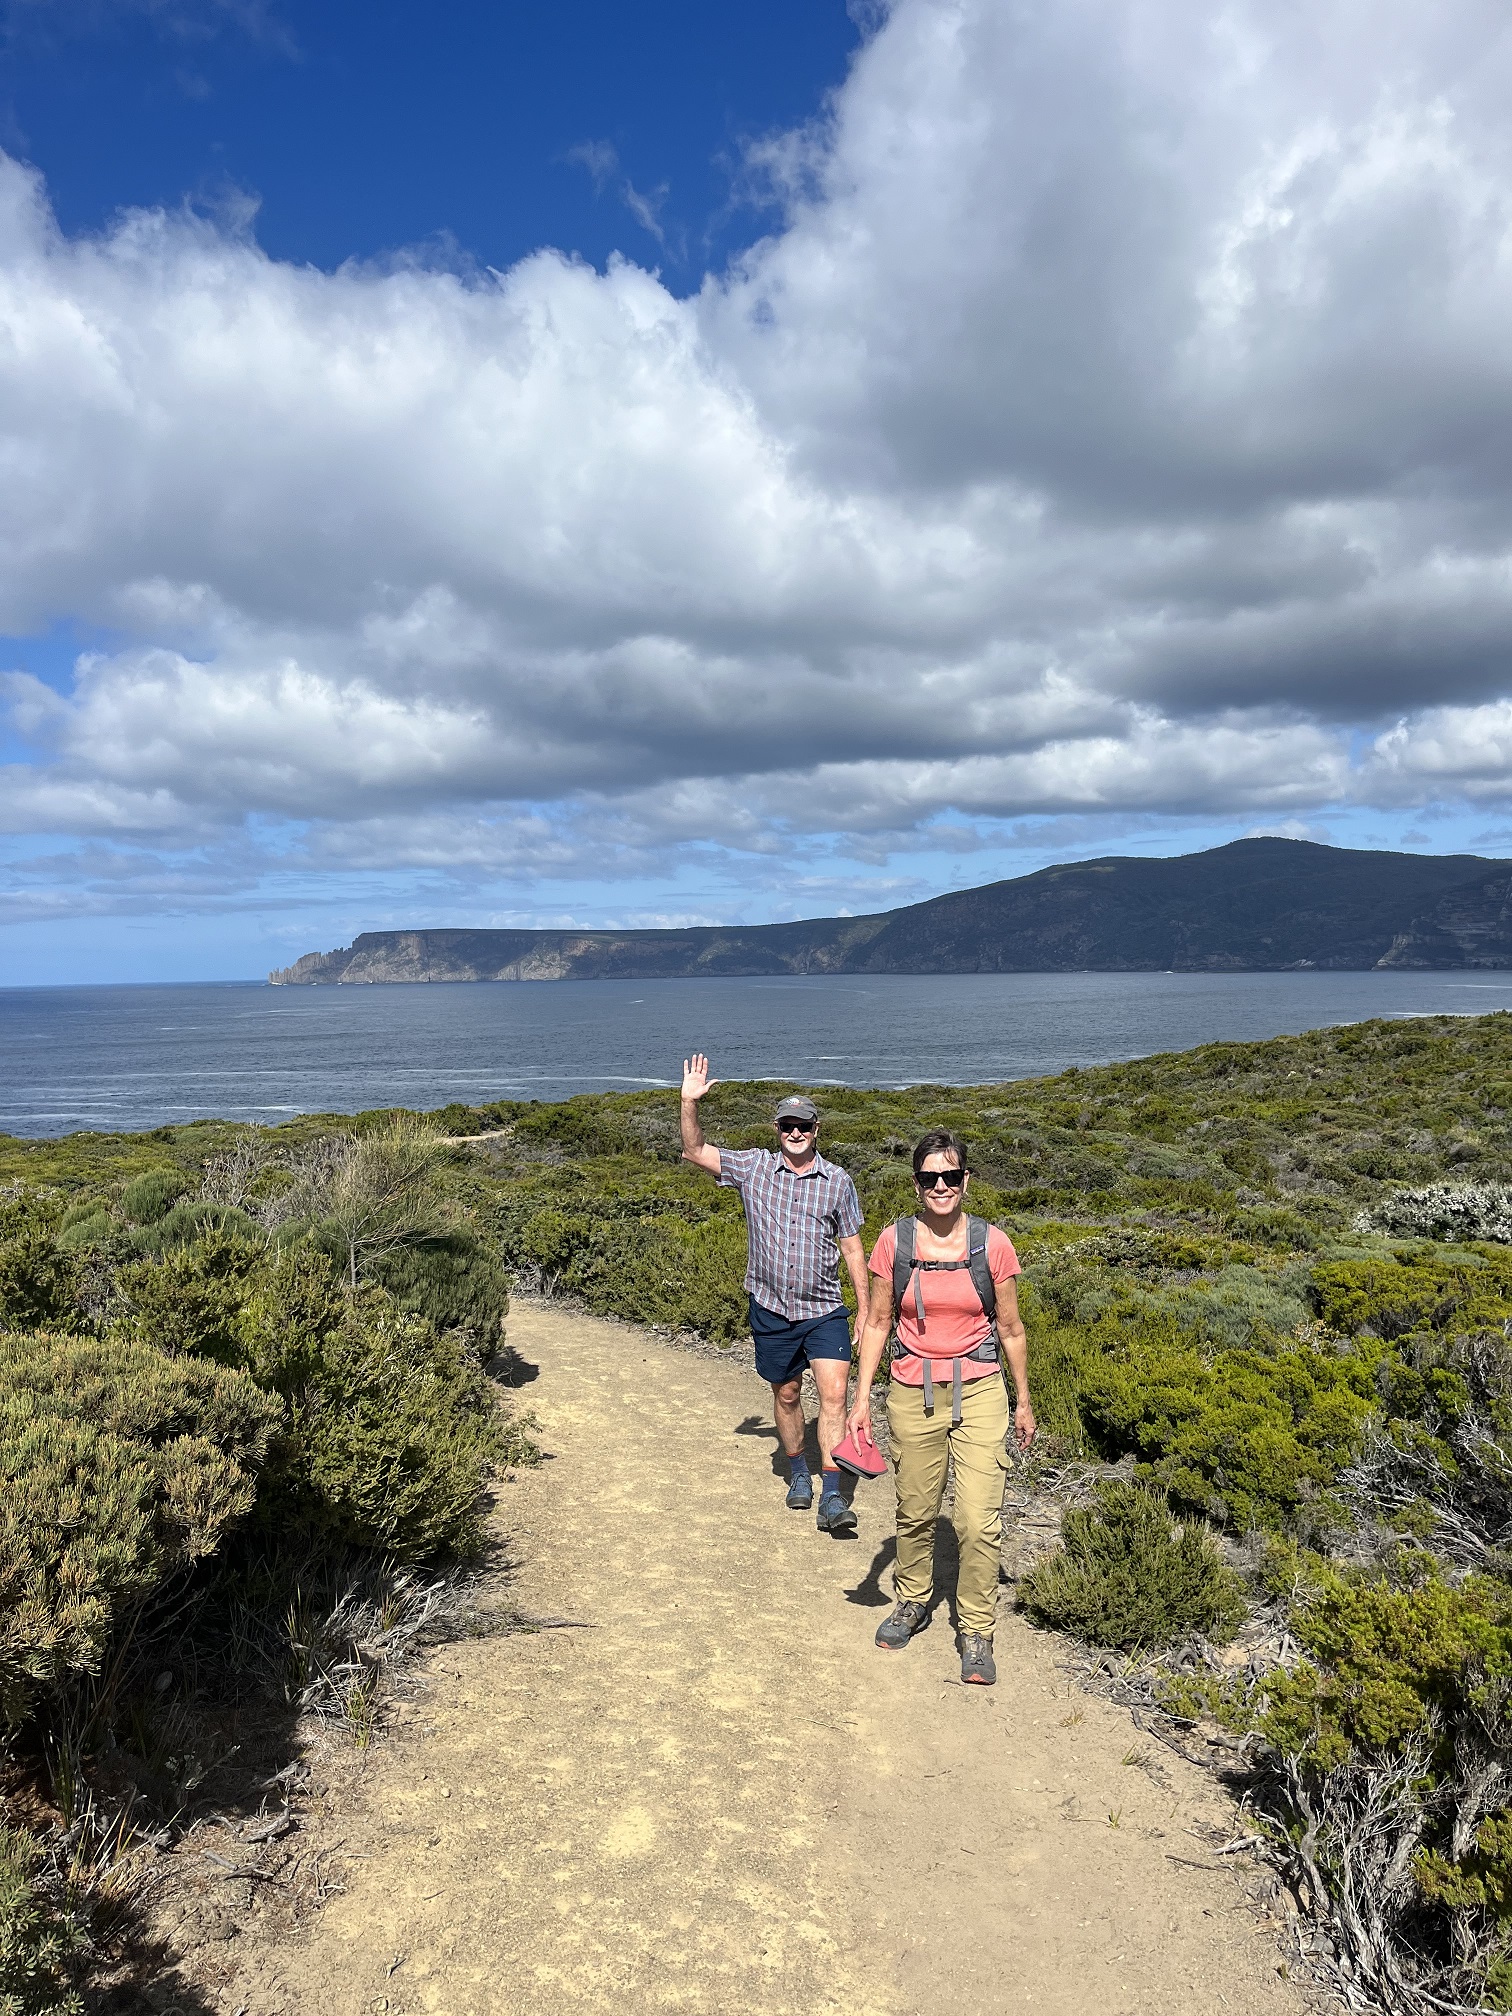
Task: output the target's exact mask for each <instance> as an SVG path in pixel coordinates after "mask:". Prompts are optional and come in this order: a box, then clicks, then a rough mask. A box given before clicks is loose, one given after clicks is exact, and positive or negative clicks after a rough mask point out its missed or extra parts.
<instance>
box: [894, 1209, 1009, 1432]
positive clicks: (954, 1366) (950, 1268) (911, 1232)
mask: <svg viewBox="0 0 1512 2016" xmlns="http://www.w3.org/2000/svg"><path fill="white" fill-rule="evenodd" d="M918 1224H919V1221H918V1220H917V1218H912V1217H910V1218H900V1219H899V1220H898V1221H897V1223H896V1224H895V1225H894V1226H893V1238H894V1240H895V1241H896V1244H895V1245H894V1247H893V1270H892V1273H893V1278H892V1287H893V1322H894V1324H895V1325H896V1323H897V1320H898V1315H899V1313H900V1311H901V1310H902V1307H903V1297H904V1296H905V1295H906V1294H907V1293H908V1287H909V1283H910V1282H912V1283H913V1291H914V1308H915V1309H916V1310H917V1311H918V1318H919V1331H920V1334H921V1335H927V1332H928V1322H929V1319H928V1317H927V1315H926V1313H925V1308H924V1276H925V1274H953V1273H957V1272H959V1270H960V1269H961V1268H962V1267H968V1268H970V1270H971V1285H972V1286H973V1287H974V1288H975V1289H976V1291H977V1296H978V1298H979V1300H980V1301H981V1304H982V1314H983V1315H984V1316H985V1317H986V1318H987V1321H988V1322H989V1323H990V1324H991V1325H992V1328H991V1330H990V1331H989V1332H988V1334H987V1335H986V1336H985V1337H984V1338H983V1339H982V1341H981V1343H980V1344H978V1345H977V1347H976V1349H975V1350H974V1351H968V1352H966V1353H965V1356H966V1357H967V1358H976V1359H979V1360H980V1361H981V1362H982V1363H983V1364H985V1365H996V1366H998V1368H999V1369H1000V1370H1001V1367H1002V1360H1001V1359H1000V1358H999V1356H998V1331H997V1283H996V1282H995V1281H994V1280H993V1278H992V1269H991V1268H990V1267H989V1266H988V1265H987V1231H988V1227H987V1221H986V1219H985V1218H968V1219H967V1220H966V1258H965V1259H964V1260H921V1259H920V1258H919V1256H918V1252H917V1243H918V1242H917V1238H916V1234H917V1231H918ZM892 1347H893V1355H894V1356H895V1357H896V1356H898V1355H899V1354H900V1353H901V1354H903V1355H904V1356H908V1357H917V1358H918V1359H919V1361H920V1363H921V1364H922V1366H923V1368H924V1412H925V1413H926V1414H933V1412H934V1370H933V1365H932V1364H931V1361H930V1360H929V1359H928V1358H927V1357H926V1356H925V1355H924V1353H923V1352H922V1351H919V1352H916V1351H915V1350H914V1348H913V1346H912V1345H910V1344H905V1343H904V1342H903V1340H902V1338H901V1337H900V1336H899V1335H898V1333H897V1330H896V1329H894V1331H893V1340H892ZM936 1362H938V1363H943V1362H944V1361H943V1360H938V1361H936ZM950 1368H951V1370H950V1401H951V1405H950V1422H951V1426H952V1427H959V1425H960V1420H961V1359H960V1358H959V1357H953V1358H952V1359H951V1360H950Z"/></svg>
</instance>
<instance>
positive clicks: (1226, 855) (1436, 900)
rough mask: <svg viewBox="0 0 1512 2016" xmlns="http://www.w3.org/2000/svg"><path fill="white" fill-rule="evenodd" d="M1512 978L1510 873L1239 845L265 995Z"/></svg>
mask: <svg viewBox="0 0 1512 2016" xmlns="http://www.w3.org/2000/svg"><path fill="white" fill-rule="evenodd" d="M1307 967H1318V968H1332V969H1334V970H1353V971H1363V970H1366V969H1369V968H1372V967H1405V968H1420V969H1429V970H1432V969H1439V970H1442V969H1445V968H1454V967H1487V968H1498V969H1501V968H1508V967H1512V861H1500V860H1486V859H1483V858H1481V857H1480V856H1478V855H1474V854H1454V855H1424V854H1393V853H1386V852H1374V851H1368V850H1364V849H1351V848H1342V847H1321V846H1318V845H1316V844H1314V843H1313V842H1310V841H1303V840H1275V839H1257V840H1236V841H1233V842H1232V843H1231V844H1230V845H1228V846H1226V847H1215V848H1212V849H1210V850H1208V851H1206V852H1204V853H1200V854H1187V855H1181V856H1179V857H1177V858H1176V859H1175V860H1144V859H1140V858H1137V857H1118V856H1113V857H1108V858H1105V859H1102V860H1098V861H1080V862H1072V863H1068V864H1066V865H1065V866H1060V867H1053V868H1044V869H1041V870H1040V871H1039V872H1038V873H1037V874H1033V875H1024V876H1019V877H1016V878H1014V879H1013V880H1011V881H1006V882H993V883H989V884H987V885H986V886H985V887H983V888H980V889H964V890H960V891H958V892H956V893H954V894H951V895H949V896H937V897H934V898H932V899H931V900H930V901H928V902H926V903H914V904H910V905H908V906H906V907H905V908H902V909H897V910H884V911H879V912H877V913H876V914H874V915H871V916H864V917H819V918H810V919H808V920H806V921H804V922H802V923H796V924H757V925H699V926H694V927H692V928H689V929H686V930H640V931H615V930H605V931H474V930H464V929H438V930H411V931H365V932H363V933H362V934H361V936H360V937H358V938H356V939H355V940H354V941H353V942H352V944H351V945H350V946H345V947H342V948H341V949H339V950H337V951H334V952H309V953H306V954H305V956H304V957H303V958H302V959H297V960H296V961H295V962H294V964H293V965H292V966H287V967H283V968H281V969H279V970H278V971H275V972H273V973H271V974H269V976H268V977H269V979H270V980H271V981H272V983H273V984H274V985H275V986H286V987H293V986H333V985H343V986H353V985H362V984H368V985H372V984H377V983H388V982H393V981H457V980H588V979H626V980H646V979H658V978H660V979H681V978H688V977H691V976H694V975H699V974H703V975H720V974H728V975H736V974H806V973H1063V972H1086V971H1095V972H1130V973H1136V972H1171V971H1175V972H1210V973H1224V972H1284V971H1290V970H1296V969H1305V968H1307Z"/></svg>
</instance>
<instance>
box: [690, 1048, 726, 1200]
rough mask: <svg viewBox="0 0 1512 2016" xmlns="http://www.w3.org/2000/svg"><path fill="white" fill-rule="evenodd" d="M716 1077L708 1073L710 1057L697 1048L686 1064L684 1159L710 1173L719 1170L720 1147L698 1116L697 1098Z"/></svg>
mask: <svg viewBox="0 0 1512 2016" xmlns="http://www.w3.org/2000/svg"><path fill="white" fill-rule="evenodd" d="M715 1082H716V1081H715V1080H714V1079H712V1078H711V1077H710V1076H709V1060H708V1058H707V1057H705V1056H704V1054H703V1053H702V1051H699V1050H695V1051H694V1053H693V1055H692V1056H691V1057H689V1058H687V1059H686V1060H685V1062H684V1064H683V1082H682V1144H683V1160H684V1162H696V1163H697V1164H698V1166H699V1168H700V1169H707V1170H708V1172H709V1174H710V1175H711V1176H717V1175H718V1174H719V1150H718V1149H717V1148H714V1147H711V1146H710V1144H709V1143H708V1142H707V1141H705V1139H704V1135H703V1128H702V1126H701V1125H700V1123H699V1118H698V1102H699V1100H700V1099H702V1097H703V1096H704V1094H705V1093H706V1092H707V1091H708V1090H709V1089H710V1087H711V1086H712V1085H713V1084H714V1083H715Z"/></svg>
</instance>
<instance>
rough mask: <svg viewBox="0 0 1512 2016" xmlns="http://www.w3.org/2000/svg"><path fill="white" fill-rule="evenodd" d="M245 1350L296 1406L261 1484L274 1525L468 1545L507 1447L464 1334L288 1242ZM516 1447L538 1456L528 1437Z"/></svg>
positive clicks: (263, 1507) (361, 1539)
mask: <svg viewBox="0 0 1512 2016" xmlns="http://www.w3.org/2000/svg"><path fill="white" fill-rule="evenodd" d="M241 1350H242V1353H243V1357H242V1362H243V1363H244V1364H245V1365H246V1367H247V1369H248V1370H249V1371H250V1372H251V1373H252V1375H253V1377H254V1378H256V1379H257V1380H258V1382H259V1383H260V1384H262V1385H265V1386H267V1387H268V1388H269V1389H270V1390H271V1391H272V1392H274V1393H276V1394H278V1395H279V1396H280V1397H281V1398H282V1399H283V1400H284V1402H285V1405H286V1408H287V1420H286V1426H285V1428H284V1430H283V1432H282V1433H281V1434H280V1436H279V1437H278V1440H277V1442H276V1443H275V1445H274V1447H273V1450H272V1452H271V1455H270V1459H269V1462H268V1466H267V1471H266V1475H265V1477H264V1481H263V1488H262V1491H261V1493H260V1495H259V1503H258V1511H257V1519H258V1522H259V1524H260V1526H262V1527H263V1528H264V1529H265V1530H266V1531H268V1532H270V1533H272V1534H277V1535H287V1534H289V1533H291V1532H298V1533H300V1534H301V1535H303V1536H304V1537H305V1538H306V1540H311V1539H314V1540H318V1541H320V1542H322V1543H325V1544H338V1545H354V1546H362V1547H374V1548H378V1549H380V1550H382V1551H383V1552H385V1553H389V1554H392V1555H395V1556H397V1557H399V1558H401V1559H404V1560H420V1559H424V1558H425V1557H427V1556H428V1555H431V1554H436V1553H465V1552H467V1551H468V1550H469V1549H470V1548H472V1547H473V1546H474V1545H475V1544H476V1542H477V1539H478V1537H479V1533H480V1530H481V1528H480V1518H481V1511H482V1504H483V1489H484V1484H485V1482H486V1480H487V1477H488V1473H489V1470H490V1469H491V1467H492V1466H493V1464H494V1463H495V1462H497V1461H498V1460H500V1458H501V1457H502V1456H503V1455H504V1454H505V1451H506V1446H507V1444H506V1437H505V1431H504V1428H503V1426H502V1424H501V1421H500V1418H499V1410H498V1403H497V1399H496V1396H495V1393H494V1389H493V1387H492V1386H491V1385H490V1383H489V1381H488V1380H487V1379H486V1378H485V1377H484V1375H483V1373H482V1371H481V1370H480V1368H479V1365H478V1361H477V1358H476V1356H475V1355H474V1353H472V1352H471V1351H470V1350H469V1349H468V1348H467V1346H466V1344H465V1342H464V1341H463V1339H462V1338H461V1337H460V1336H459V1335H458V1333H456V1332H437V1330H436V1329H435V1327H434V1326H433V1325H432V1324H431V1323H429V1322H428V1321H427V1320H426V1319H425V1318H424V1317H421V1316H416V1315H414V1314H412V1313H409V1312H406V1311H404V1310H402V1309H399V1308H398V1307H397V1306H396V1305H395V1304H394V1303H393V1301H392V1300H391V1299H390V1298H389V1297H388V1296H387V1295H386V1294H385V1293H384V1292H383V1291H382V1290H381V1289H366V1290H363V1291H362V1292H361V1294H360V1295H359V1296H358V1297H356V1298H355V1299H354V1298H352V1297H351V1296H350V1295H349V1294H348V1293H347V1292H346V1289H345V1285H344V1284H343V1283H342V1282H341V1281H339V1280H338V1278H337V1276H336V1273H335V1269H334V1267H333V1266H332V1263H331V1262H330V1261H329V1260H328V1259H327V1258H326V1256H325V1255H323V1254H320V1253H317V1252H313V1251H311V1250H309V1249H307V1248H306V1249H297V1248H296V1249H293V1250H290V1251H287V1252H285V1253H283V1254H281V1255H280V1256H279V1257H278V1259H277V1261H276V1262H275V1264H274V1265H272V1266H271V1267H269V1268H267V1269H266V1270H264V1272H263V1273H262V1274H261V1275H260V1276H259V1277H258V1278H257V1280H256V1281H255V1283H254V1284H253V1289H252V1293H251V1295H250V1297H249V1300H248V1303H247V1306H246V1309H245V1312H244V1316H243V1320H242V1326H241ZM509 1453H510V1454H511V1455H512V1457H513V1459H514V1460H516V1461H519V1460H522V1459H524V1460H528V1457H529V1455H530V1454H531V1453H533V1452H531V1450H530V1448H529V1445H528V1443H524V1442H521V1441H520V1440H519V1438H518V1437H517V1438H516V1439H515V1441H514V1443H513V1445H512V1446H510V1448H509Z"/></svg>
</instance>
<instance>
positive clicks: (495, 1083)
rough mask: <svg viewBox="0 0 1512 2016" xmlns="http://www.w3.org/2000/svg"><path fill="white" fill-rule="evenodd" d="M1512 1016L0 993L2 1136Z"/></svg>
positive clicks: (949, 992)
mask: <svg viewBox="0 0 1512 2016" xmlns="http://www.w3.org/2000/svg"><path fill="white" fill-rule="evenodd" d="M1505 1009H1512V973H1509V974H1507V975H1505V976H1501V975H1498V974H1495V973H1481V974H1476V973H1431V974H1415V973H1235V974H1227V973H1226V974H1190V973H1011V974H995V973H992V974H989V973H980V974H978V973H972V974H927V975H914V974H899V975H888V976H880V977H872V976H864V975H859V974H857V975H851V974H844V975H829V976H825V977H821V978H810V979H798V978H793V979H752V980H568V981H560V982H550V983H535V984H528V983H527V984H520V983H514V984H510V983H501V984H492V985H490V984H479V985H452V986H399V987H268V986H266V985H263V984H261V983H251V982H249V983H247V984H245V985H217V986H174V987H151V986H148V987H17V988H5V989H0V1060H3V1066H4V1070H3V1083H0V1129H3V1130H4V1131H5V1132H7V1133H10V1134H18V1135H30V1136H40V1135H56V1134H66V1133H71V1132H73V1131H75V1130H77V1129H81V1128H96V1129H101V1130H115V1129H122V1128H145V1127H160V1126H166V1125H171V1124H173V1123H175V1122H181V1121H185V1120H192V1119H199V1118H204V1117H207V1116H217V1115H218V1116H221V1117H223V1118H226V1119H235V1120H252V1121H261V1122H263V1123H265V1124H270V1125H271V1124H273V1123H275V1122H277V1121H279V1120H283V1119H287V1118H288V1117H289V1116H290V1115H291V1114H295V1113H308V1112H337V1113H352V1112H360V1111H362V1110H363V1109H364V1108H368V1107H374V1106H410V1107H417V1108H421V1109H424V1108H432V1107H437V1106H444V1105H446V1104H448V1103H449V1102H450V1101H452V1100H454V1099H455V1100H463V1101H465V1102H467V1103H468V1104H478V1103H480V1102H482V1101H485V1100H488V1099H500V1098H511V1099H520V1098H524V1099H567V1098H570V1097H571V1096H572V1094H573V1093H576V1092H605V1091H633V1090H637V1089H640V1088H645V1087H652V1086H667V1087H670V1086H672V1085H674V1084H675V1083H676V1082H677V1078H678V1075H679V1073H680V1070H681V1064H682V1059H683V1057H684V1056H685V1055H686V1054H687V1053H688V1052H689V1051H690V1050H693V1049H702V1050H706V1051H707V1052H708V1054H709V1057H710V1059H711V1060H712V1062H713V1065H714V1068H715V1071H716V1073H717V1075H718V1076H720V1077H721V1078H797V1079H801V1080H802V1081H804V1082H805V1083H806V1084H813V1085H822V1084H835V1085H914V1084H922V1083H930V1084H956V1085H975V1084H983V1083H987V1082H989V1081H994V1080H1001V1079H1005V1078H1026V1077H1037V1076H1039V1075H1041V1074H1043V1073H1048V1072H1054V1071H1062V1070H1064V1069H1065V1068H1066V1067H1067V1066H1068V1065H1070V1064H1080V1065H1087V1064H1102V1063H1109V1062H1112V1061H1114V1060H1117V1059H1121V1058H1129V1057H1141V1056H1147V1055H1149V1054H1150V1053H1151V1052H1154V1051H1160V1050H1186V1049H1190V1048H1192V1047H1193V1046H1194V1045H1195V1044H1199V1043H1211V1042H1215V1041H1219V1040H1229V1041H1249V1040H1253V1039H1257V1038H1262V1037H1266V1036H1277V1035H1282V1034H1285V1033H1288V1032H1295V1031H1299V1030H1303V1029H1315V1028H1321V1027H1323V1026H1325V1025H1326V1024H1329V1023H1340V1022H1357V1021H1361V1020H1364V1019H1366V1018H1368V1017H1371V1016H1378V1015H1380V1016H1405V1015H1428V1014H1446V1013H1447V1014H1453V1015H1483V1014H1489V1013H1492V1012H1494V1011H1496V1010H1505Z"/></svg>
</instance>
